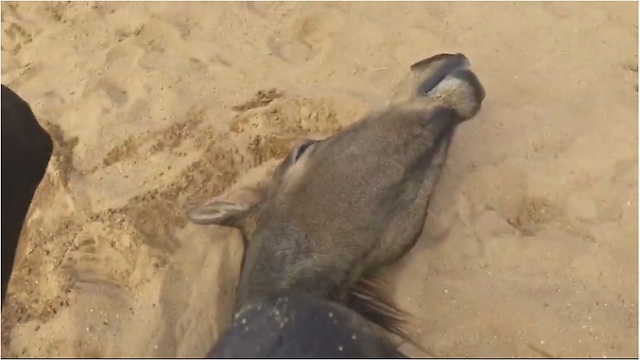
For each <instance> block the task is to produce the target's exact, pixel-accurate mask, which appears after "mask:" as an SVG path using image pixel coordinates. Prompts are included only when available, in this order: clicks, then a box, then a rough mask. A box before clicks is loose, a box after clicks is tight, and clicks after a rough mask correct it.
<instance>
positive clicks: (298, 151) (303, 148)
mask: <svg viewBox="0 0 640 360" xmlns="http://www.w3.org/2000/svg"><path fill="white" fill-rule="evenodd" d="M315 143H317V141H309V142H306V143H304V144H302V145H300V146H298V148H297V149H296V154H295V156H294V157H293V161H298V159H300V157H301V156H302V154H304V152H305V151H307V150H309V148H310V147H311V145H313V144H315Z"/></svg>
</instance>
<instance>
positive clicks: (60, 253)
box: [2, 1, 638, 357]
mask: <svg viewBox="0 0 640 360" xmlns="http://www.w3.org/2000/svg"><path fill="white" fill-rule="evenodd" d="M637 6H638V5H637V3H634V2H629V3H474V4H469V3H466V4H464V3H291V2H290V3H241V2H237V3H186V2H185V3H177V2H174V3H89V4H83V3H11V2H4V1H3V2H2V82H3V83H4V84H6V85H8V86H9V87H11V88H13V89H14V90H15V91H17V92H18V93H19V94H20V95H21V96H23V97H24V98H25V99H27V100H28V101H29V102H30V103H31V105H32V107H33V109H34V112H35V114H36V116H37V117H38V119H39V120H40V122H41V123H42V124H43V126H45V127H46V128H47V129H48V130H49V131H50V132H51V133H52V135H53V136H54V138H55V145H56V150H55V154H54V157H53V159H52V161H51V164H50V166H49V169H48V171H47V175H46V178H45V179H44V181H43V182H42V184H41V186H40V188H39V190H38V192H37V194H36V197H35V199H34V203H33V205H32V208H31V210H30V215H29V218H28V220H27V225H26V228H25V230H24V231H23V238H22V243H21V252H20V254H19V258H20V259H19V261H18V263H17V265H16V269H15V273H14V277H13V279H12V284H11V286H10V289H9V297H8V300H7V302H6V306H5V307H4V308H3V313H2V355H3V356H9V355H17V356H72V357H74V356H133V357H137V356H169V357H171V356H202V355H203V354H204V353H205V352H206V351H207V350H208V349H209V347H210V346H211V345H212V343H213V342H214V341H215V339H216V338H217V336H218V335H219V333H220V331H221V328H223V327H224V326H225V324H227V323H228V321H229V318H230V316H231V314H230V313H229V306H230V304H231V303H232V301H233V293H234V286H235V281H236V279H237V274H238V267H239V257H240V255H241V252H242V247H241V243H240V239H239V237H238V234H237V232H236V231H234V230H230V229H226V228H219V227H210V228H207V227H198V226H195V225H190V224H187V222H186V219H185V216H184V209H185V208H186V207H187V206H188V205H189V204H191V203H193V202H196V201H200V200H202V199H205V198H206V197H209V196H214V195H217V194H219V193H221V192H222V191H223V190H224V189H226V188H228V187H229V186H230V185H232V184H234V183H236V182H237V181H253V180H256V179H258V178H259V176H258V175H255V174H254V175H247V174H248V171H249V170H250V169H253V170H254V172H256V171H257V172H259V171H262V170H260V169H264V168H265V166H267V165H266V164H273V163H274V162H275V161H276V159H277V158H279V157H281V156H283V155H284V154H285V153H286V152H287V151H288V149H289V148H290V146H291V144H292V141H295V140H296V139H297V138H300V137H302V136H307V135H308V134H311V133H332V132H334V131H337V130H338V129H340V128H341V127H343V126H345V125H347V124H350V123H352V122H354V121H356V120H357V119H358V117H360V116H362V115H363V114H364V113H366V111H368V109H372V108H375V107H376V106H379V104H381V101H384V99H385V97H386V96H387V95H388V94H389V92H390V91H391V89H392V87H393V86H394V85H395V84H396V82H397V81H398V80H400V79H401V78H402V76H403V75H404V74H405V73H406V71H407V70H408V66H409V65H410V64H412V63H413V62H415V61H417V60H420V59H422V58H425V57H428V56H431V55H433V54H435V53H439V52H462V53H464V54H466V55H467V56H468V57H469V58H470V59H471V61H472V63H473V66H474V69H475V71H476V72H477V74H478V76H479V77H480V79H481V80H482V81H483V82H484V85H485V87H486V90H487V99H486V101H485V104H484V108H483V110H482V112H481V113H480V114H479V115H478V117H477V118H475V119H474V120H472V121H470V122H468V123H465V124H463V125H462V126H460V128H459V130H458V132H457V134H456V136H455V138H454V142H453V145H452V149H451V152H450V156H449V159H448V165H447V166H446V169H445V171H444V173H443V176H442V181H441V182H440V185H439V186H438V188H437V193H436V195H435V199H434V201H433V205H432V208H431V212H430V215H429V217H428V218H427V222H426V227H425V231H424V234H423V236H422V237H421V239H420V241H419V243H418V245H417V246H416V248H415V249H414V250H413V251H412V252H411V253H410V254H409V255H408V256H407V258H406V259H404V260H403V261H402V262H401V263H399V264H397V266H395V267H394V268H393V269H392V278H393V283H394V284H395V290H396V293H395V298H396V299H397V301H398V303H399V305H400V306H401V307H403V308H404V309H406V310H407V311H409V312H410V313H411V314H413V315H414V317H415V323H416V329H415V336H416V337H417V338H418V339H419V341H420V343H421V344H422V345H423V346H424V347H425V348H427V349H429V350H430V351H431V352H433V353H434V354H436V355H439V356H545V355H546V356H549V355H553V356H596V357H599V356H608V357H611V356H634V357H637V356H638V322H637V320H638V256H637V254H638V242H637V239H638V221H637V219H638V178H637V174H638V153H637V147H638V138H637V134H638V108H637V106H638V74H637V72H638V47H637V44H638V18H637V13H638V9H637ZM256 176H257V177H256ZM247 179H249V180H247ZM412 354H413V355H421V354H420V353H419V352H414V353H412Z"/></svg>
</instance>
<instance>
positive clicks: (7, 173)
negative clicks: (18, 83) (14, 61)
mask: <svg viewBox="0 0 640 360" xmlns="http://www.w3.org/2000/svg"><path fill="white" fill-rule="evenodd" d="M1 95H2V302H3V303H4V298H5V295H6V292H7V287H8V285H9V280H10V279H11V274H12V272H13V265H14V261H15V256H16V250H17V247H18V241H19V239H20V232H21V231H22V227H23V225H24V221H25V218H26V216H27V212H28V210H29V206H30V205H31V201H32V199H33V195H34V194H35V191H36V189H37V187H38V185H39V184H40V182H41V181H42V178H43V177H44V174H45V171H46V169H47V166H48V164H49V160H50V159H51V154H52V152H53V142H52V140H51V136H50V135H49V134H48V133H47V132H46V131H45V130H44V129H43V128H42V126H40V124H39V123H38V121H37V120H36V117H35V115H34V114H33V111H32V110H31V107H30V106H29V104H28V103H27V102H26V101H25V100H23V99H22V98H21V97H20V96H19V95H18V94H16V93H15V92H14V91H12V90H11V89H9V88H8V87H6V86H4V85H2V94H1Z"/></svg>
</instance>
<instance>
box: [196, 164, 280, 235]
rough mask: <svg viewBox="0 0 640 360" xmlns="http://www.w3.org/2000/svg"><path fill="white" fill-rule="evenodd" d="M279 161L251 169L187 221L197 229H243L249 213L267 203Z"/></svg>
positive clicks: (197, 209)
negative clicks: (214, 226)
mask: <svg viewBox="0 0 640 360" xmlns="http://www.w3.org/2000/svg"><path fill="white" fill-rule="evenodd" d="M278 163H279V160H276V159H272V160H269V161H266V162H264V163H262V164H261V165H260V166H258V167H255V168H253V169H250V170H249V171H248V172H247V174H246V175H245V176H243V177H242V178H240V180H239V181H238V182H236V183H235V184H234V185H233V186H231V188H229V189H227V190H226V191H225V192H224V193H222V194H221V195H219V196H216V197H214V198H212V199H210V200H208V201H207V202H206V203H205V204H204V205H201V206H197V207H194V208H191V209H189V210H187V218H189V220H190V221H191V222H192V223H194V224H198V225H219V226H229V227H235V228H240V227H241V224H242V222H241V220H242V219H244V217H245V216H246V215H247V213H248V212H249V210H250V209H252V208H253V207H254V206H255V205H257V204H258V203H260V202H261V201H262V200H264V198H265V196H266V194H267V192H268V190H269V187H270V186H271V184H272V183H273V173H274V171H275V168H276V166H277V165H278Z"/></svg>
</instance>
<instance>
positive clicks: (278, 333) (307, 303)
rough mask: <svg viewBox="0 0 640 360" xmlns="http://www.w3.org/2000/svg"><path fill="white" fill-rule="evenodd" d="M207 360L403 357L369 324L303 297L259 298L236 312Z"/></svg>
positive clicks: (351, 313)
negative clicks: (219, 359) (238, 359)
mask: <svg viewBox="0 0 640 360" xmlns="http://www.w3.org/2000/svg"><path fill="white" fill-rule="evenodd" d="M207 357H210V358H237V357H242V358H265V357H268V358H300V357H308V358H345V357H346V358H351V357H385V358H397V357H404V356H403V355H402V354H401V353H400V352H398V350H396V346H395V344H393V343H392V342H391V341H389V339H387V338H386V337H384V336H383V335H382V334H380V333H379V332H375V331H374V330H373V329H372V328H371V327H370V325H369V324H368V322H367V320H365V319H364V318H363V317H361V316H360V315H359V314H357V313H356V312H354V311H353V310H351V309H349V308H347V307H345V306H343V305H341V304H338V303H336V302H333V301H329V300H325V299H320V298H317V297H314V296H311V295H309V294H305V293H302V292H300V293H295V292H294V293H289V294H287V295H282V296H273V297H268V298H262V299H260V300H259V301H255V302H250V303H248V304H246V305H245V306H244V307H243V309H242V310H241V311H240V312H238V313H237V314H236V315H235V317H234V321H233V323H232V324H231V326H230V327H229V329H227V331H226V332H225V333H224V334H223V335H222V337H221V338H220V339H219V341H218V343H217V344H216V346H215V347H214V348H213V349H212V350H211V351H210V352H209V354H207Z"/></svg>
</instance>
